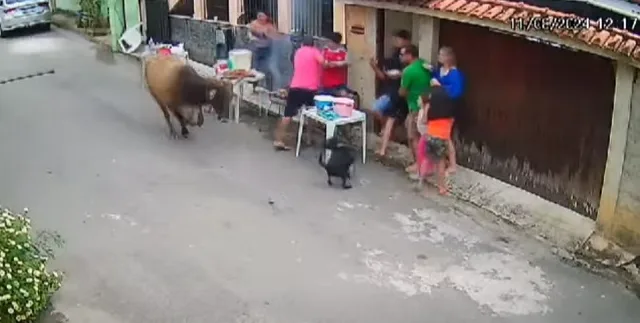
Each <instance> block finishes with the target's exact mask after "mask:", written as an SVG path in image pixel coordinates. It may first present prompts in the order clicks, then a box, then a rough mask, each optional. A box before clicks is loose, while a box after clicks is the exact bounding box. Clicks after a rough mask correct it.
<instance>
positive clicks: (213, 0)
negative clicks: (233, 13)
mask: <svg viewBox="0 0 640 323" xmlns="http://www.w3.org/2000/svg"><path fill="white" fill-rule="evenodd" d="M216 17H218V20H221V21H229V1H226V0H225V1H221V0H207V19H210V20H214V19H216Z"/></svg>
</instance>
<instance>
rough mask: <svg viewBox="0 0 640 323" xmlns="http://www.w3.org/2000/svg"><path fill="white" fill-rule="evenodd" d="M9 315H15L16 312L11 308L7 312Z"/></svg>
mask: <svg viewBox="0 0 640 323" xmlns="http://www.w3.org/2000/svg"><path fill="white" fill-rule="evenodd" d="M7 313H9V314H13V313H15V311H14V310H13V309H12V308H11V307H9V309H8V310H7Z"/></svg>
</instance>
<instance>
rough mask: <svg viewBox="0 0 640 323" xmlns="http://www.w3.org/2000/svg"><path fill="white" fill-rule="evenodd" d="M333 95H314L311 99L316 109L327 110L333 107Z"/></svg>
mask: <svg viewBox="0 0 640 323" xmlns="http://www.w3.org/2000/svg"><path fill="white" fill-rule="evenodd" d="M334 99H335V98H334V97H332V96H330V95H316V96H314V97H313V101H314V102H315V104H316V109H318V111H327V110H331V109H332V108H333V101H334Z"/></svg>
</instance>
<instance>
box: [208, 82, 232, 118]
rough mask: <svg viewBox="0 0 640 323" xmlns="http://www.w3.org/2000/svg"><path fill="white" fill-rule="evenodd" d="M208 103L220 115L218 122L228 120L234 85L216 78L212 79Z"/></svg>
mask: <svg viewBox="0 0 640 323" xmlns="http://www.w3.org/2000/svg"><path fill="white" fill-rule="evenodd" d="M209 82H210V88H209V93H208V103H209V104H210V105H211V106H212V107H213V109H214V110H215V111H216V114H217V115H218V120H222V119H226V118H227V116H228V115H229V106H230V105H231V99H232V98H233V84H231V83H230V82H227V81H223V80H220V79H216V78H210V79H209Z"/></svg>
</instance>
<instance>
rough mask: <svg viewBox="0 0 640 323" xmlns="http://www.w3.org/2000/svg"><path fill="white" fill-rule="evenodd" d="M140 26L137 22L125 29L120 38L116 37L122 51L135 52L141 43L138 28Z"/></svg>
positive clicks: (140, 34)
mask: <svg viewBox="0 0 640 323" xmlns="http://www.w3.org/2000/svg"><path fill="white" fill-rule="evenodd" d="M141 26H142V23H138V24H136V25H135V26H133V27H131V28H129V29H127V30H126V31H125V32H124V33H123V34H122V36H121V37H120V39H118V44H120V48H122V52H124V53H127V54H131V53H133V52H135V51H136V50H137V49H138V47H140V45H142V33H141V32H140V30H139V29H140V27H141Z"/></svg>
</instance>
